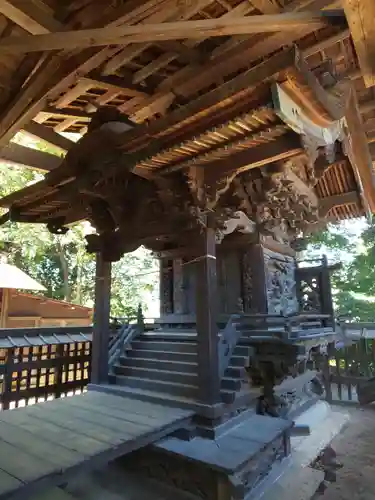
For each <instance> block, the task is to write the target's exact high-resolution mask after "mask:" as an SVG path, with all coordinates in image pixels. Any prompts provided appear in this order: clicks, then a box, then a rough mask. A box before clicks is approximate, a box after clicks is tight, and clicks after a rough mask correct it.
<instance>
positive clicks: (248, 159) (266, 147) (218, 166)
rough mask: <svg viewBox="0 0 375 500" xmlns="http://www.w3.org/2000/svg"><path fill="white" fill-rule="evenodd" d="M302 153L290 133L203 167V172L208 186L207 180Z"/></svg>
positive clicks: (294, 137) (296, 139)
mask: <svg viewBox="0 0 375 500" xmlns="http://www.w3.org/2000/svg"><path fill="white" fill-rule="evenodd" d="M302 152H303V150H302V146H301V143H300V138H299V136H298V135H297V134H294V133H293V132H292V133H290V134H287V135H283V136H281V137H278V138H277V139H275V140H274V141H271V142H269V143H265V144H260V145H259V146H256V147H253V148H250V149H248V150H245V151H241V152H240V153H236V154H234V155H232V156H231V157H230V158H228V159H227V158H226V159H223V160H218V161H214V162H211V163H209V164H207V165H206V166H205V167H204V170H205V171H207V174H206V178H207V182H208V184H209V180H214V179H218V178H220V177H230V176H234V175H237V174H239V173H241V172H244V171H246V170H249V169H251V168H256V167H261V166H263V165H267V164H269V163H273V162H277V161H281V160H285V159H287V158H290V157H292V156H296V155H299V154H301V153H302Z"/></svg>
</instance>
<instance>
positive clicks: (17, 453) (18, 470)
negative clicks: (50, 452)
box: [0, 429, 56, 491]
mask: <svg viewBox="0 0 375 500" xmlns="http://www.w3.org/2000/svg"><path fill="white" fill-rule="evenodd" d="M0 430H1V429H0ZM25 449H26V448H25ZM0 469H1V470H3V471H4V472H7V473H8V474H10V475H11V476H13V477H15V478H17V479H19V480H20V481H22V482H23V483H28V482H30V481H34V480H36V479H38V478H39V477H41V476H44V475H45V474H46V473H47V474H50V473H52V472H53V471H54V470H55V469H56V466H55V465H53V464H51V463H49V462H48V461H47V460H43V459H42V458H38V457H36V456H34V455H32V454H31V453H28V452H26V451H23V450H20V449H19V448H16V447H15V446H12V445H11V444H8V443H6V442H5V441H2V440H1V439H0ZM0 491H1V490H0Z"/></svg>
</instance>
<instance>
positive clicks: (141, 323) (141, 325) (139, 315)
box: [137, 304, 145, 332]
mask: <svg viewBox="0 0 375 500" xmlns="http://www.w3.org/2000/svg"><path fill="white" fill-rule="evenodd" d="M137 325H138V330H139V331H140V332H144V331H145V320H144V316H143V311H142V304H138V309H137Z"/></svg>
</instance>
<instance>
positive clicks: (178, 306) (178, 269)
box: [173, 259, 185, 314]
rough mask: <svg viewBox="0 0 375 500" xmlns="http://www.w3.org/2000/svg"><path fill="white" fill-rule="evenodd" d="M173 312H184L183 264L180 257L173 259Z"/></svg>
mask: <svg viewBox="0 0 375 500" xmlns="http://www.w3.org/2000/svg"><path fill="white" fill-rule="evenodd" d="M173 312H174V314H184V313H185V293H184V266H183V260H182V259H174V260H173Z"/></svg>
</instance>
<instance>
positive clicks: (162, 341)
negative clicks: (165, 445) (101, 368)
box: [111, 330, 251, 404]
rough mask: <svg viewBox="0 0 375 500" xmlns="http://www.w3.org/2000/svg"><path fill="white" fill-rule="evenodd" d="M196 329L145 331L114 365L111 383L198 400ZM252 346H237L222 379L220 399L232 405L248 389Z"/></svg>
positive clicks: (130, 389)
mask: <svg viewBox="0 0 375 500" xmlns="http://www.w3.org/2000/svg"><path fill="white" fill-rule="evenodd" d="M196 337H197V334H196V331H194V330H190V331H183V332H175V331H174V332H171V331H168V330H164V331H160V332H156V331H154V332H146V333H143V334H140V335H138V336H137V338H136V339H134V340H133V341H132V342H131V343H130V344H129V345H127V346H126V347H125V349H124V350H123V353H122V354H121V355H120V356H119V357H118V359H117V361H116V362H115V364H114V365H113V374H112V376H111V382H112V383H115V384H117V385H121V386H122V387H123V388H126V389H128V390H129V392H134V391H142V393H143V394H146V393H147V392H150V393H153V394H155V393H160V394H165V395H167V396H169V397H178V398H181V397H182V398H187V399H191V400H197V399H198V363H197V349H198V345H197V342H196ZM250 353H251V349H250V348H249V347H247V346H236V347H235V348H234V350H233V353H232V354H231V356H230V359H229V364H228V366H227V368H226V369H225V372H224V376H223V377H222V379H221V400H222V402H223V403H225V404H232V403H234V402H235V400H236V398H237V397H239V396H241V395H243V394H244V393H245V392H246V390H247V388H248V384H247V378H246V370H245V367H246V366H248V364H249V358H250Z"/></svg>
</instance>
